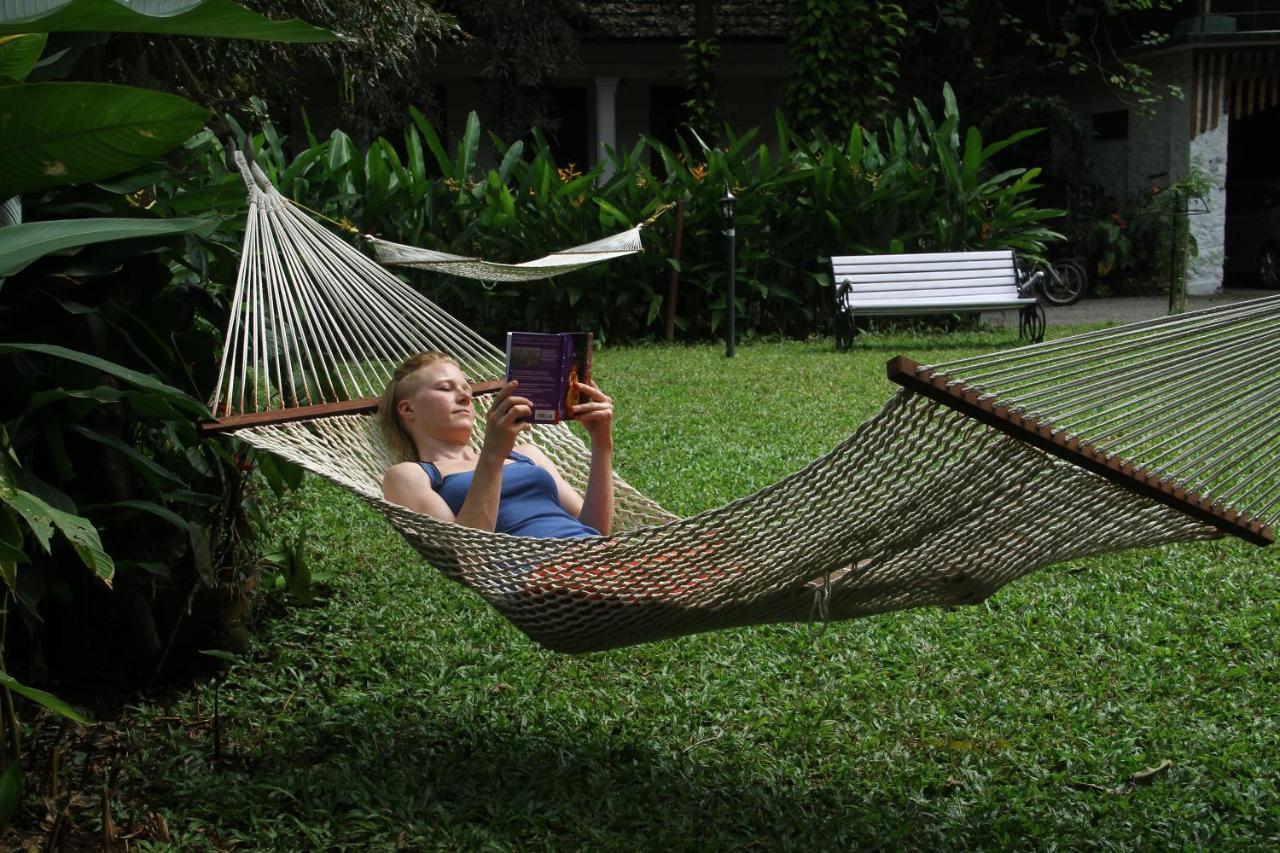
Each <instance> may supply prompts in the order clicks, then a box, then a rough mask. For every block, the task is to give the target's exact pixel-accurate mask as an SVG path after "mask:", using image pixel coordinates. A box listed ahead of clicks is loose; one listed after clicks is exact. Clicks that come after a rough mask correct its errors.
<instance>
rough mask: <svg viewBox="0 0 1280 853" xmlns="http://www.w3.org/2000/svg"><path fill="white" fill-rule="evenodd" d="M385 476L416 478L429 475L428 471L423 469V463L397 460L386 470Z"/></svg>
mask: <svg viewBox="0 0 1280 853" xmlns="http://www.w3.org/2000/svg"><path fill="white" fill-rule="evenodd" d="M383 477H384V478H389V477H395V478H396V479H404V478H406V477H411V478H415V479H416V478H418V477H427V472H426V471H423V470H422V465H421V464H419V463H417V462H397V463H396V464H394V465H392V466H391V467H390V468H388V469H387V470H386V472H385V473H384V474H383ZM427 479H428V480H429V479H430V478H429V477H427Z"/></svg>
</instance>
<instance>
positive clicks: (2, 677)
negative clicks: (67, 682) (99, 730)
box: [0, 672, 93, 726]
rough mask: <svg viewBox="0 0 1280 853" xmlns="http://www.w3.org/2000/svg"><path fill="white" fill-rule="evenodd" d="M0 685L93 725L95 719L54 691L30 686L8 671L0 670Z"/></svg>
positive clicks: (39, 703) (82, 723)
mask: <svg viewBox="0 0 1280 853" xmlns="http://www.w3.org/2000/svg"><path fill="white" fill-rule="evenodd" d="M0 686H3V687H7V688H9V689H10V690H12V691H13V692H14V693H17V694H18V695H20V696H25V697H27V698H28V699H30V700H31V701H32V702H35V703H36V704H38V705H43V706H44V707H46V708H48V709H49V710H50V711H54V712H56V713H59V714H61V715H62V716H64V717H66V718H67V719H69V720H73V721H75V722H77V723H79V724H80V725H82V726H87V725H91V724H92V723H93V720H91V719H89V718H88V717H86V716H85V715H84V714H82V713H80V712H79V711H77V710H76V709H75V708H73V707H71V706H70V705H69V704H67V703H66V702H64V701H63V700H61V699H59V698H58V697H57V696H54V695H53V694H52V693H45V692H44V691H43V690H36V689H35V688H34V687H28V686H26V685H25V684H21V683H19V681H18V680H17V679H16V678H14V677H13V676H12V675H10V674H9V673H7V672H0Z"/></svg>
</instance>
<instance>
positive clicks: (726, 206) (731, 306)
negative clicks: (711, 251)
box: [720, 183, 738, 358]
mask: <svg viewBox="0 0 1280 853" xmlns="http://www.w3.org/2000/svg"><path fill="white" fill-rule="evenodd" d="M735 202H737V199H736V198H734V197H733V192H732V191H731V190H730V189H729V184H728V183H726V184H725V185H724V198H722V199H720V213H721V214H723V215H724V236H726V237H728V238H729V296H728V299H727V301H726V302H725V316H726V318H727V319H728V321H729V323H728V327H727V329H726V330H725V340H724V354H725V357H726V358H733V346H734V341H735V340H736V338H737V335H736V334H735V332H734V328H733V321H734V315H735V314H736V313H737V307H736V306H737V298H736V296H735V295H734V292H733V290H734V280H733V277H734V267H735V266H736V262H735V259H734V249H735V248H736V246H735V245H734V244H735V243H736V242H737V239H738V237H737V234H736V233H735V232H734V230H733V205H734V203H735Z"/></svg>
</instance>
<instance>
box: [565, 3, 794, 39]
mask: <svg viewBox="0 0 1280 853" xmlns="http://www.w3.org/2000/svg"><path fill="white" fill-rule="evenodd" d="M790 5H791V4H790V2H789V0H720V2H718V3H716V4H715V17H714V20H715V31H716V34H717V35H718V36H720V38H722V39H781V38H785V37H786V35H787V29H788V25H789V23H790V20H791V14H790V11H789V7H790ZM693 7H694V4H693V3H689V2H682V0H603V2H592V0H582V5H581V8H582V13H583V15H584V17H585V18H586V19H587V21H588V22H589V24H588V29H587V32H586V33H584V36H585V37H586V38H587V39H589V40H590V39H607V40H610V41H632V40H636V41H684V40H685V39H689V38H692V37H693V14H694V13H693Z"/></svg>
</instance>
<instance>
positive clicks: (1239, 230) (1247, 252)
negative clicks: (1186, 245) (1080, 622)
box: [1224, 107, 1280, 287]
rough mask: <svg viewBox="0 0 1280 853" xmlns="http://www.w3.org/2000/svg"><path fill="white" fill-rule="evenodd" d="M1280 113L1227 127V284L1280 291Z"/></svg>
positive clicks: (1260, 114) (1262, 113) (1235, 121)
mask: <svg viewBox="0 0 1280 853" xmlns="http://www.w3.org/2000/svg"><path fill="white" fill-rule="evenodd" d="M1276 139H1280V107H1270V108H1268V109H1263V110H1259V111H1257V112H1255V113H1254V114H1253V115H1247V116H1241V117H1240V118H1233V119H1230V123H1229V124H1228V126H1227V217H1226V239H1225V245H1226V255H1227V257H1226V262H1225V265H1224V270H1225V281H1226V283H1227V284H1229V285H1235V286H1237V287H1258V286H1263V287H1277V286H1280V158H1278V157H1276V156H1275V150H1274V146H1275V140H1276Z"/></svg>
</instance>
